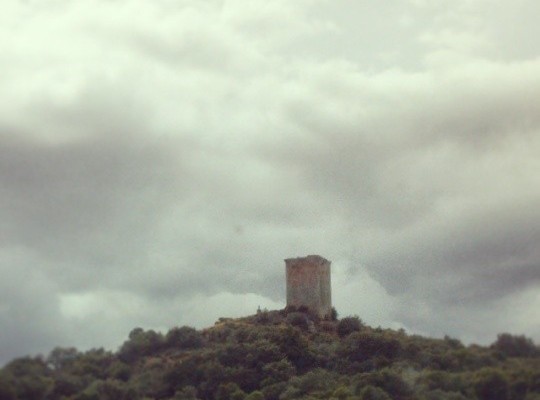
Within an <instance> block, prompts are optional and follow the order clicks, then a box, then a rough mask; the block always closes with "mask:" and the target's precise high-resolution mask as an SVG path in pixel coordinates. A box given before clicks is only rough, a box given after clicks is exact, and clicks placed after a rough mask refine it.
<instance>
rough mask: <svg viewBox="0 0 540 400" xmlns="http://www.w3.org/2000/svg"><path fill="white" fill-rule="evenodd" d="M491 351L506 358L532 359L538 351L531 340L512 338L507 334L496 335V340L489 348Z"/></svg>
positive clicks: (521, 337) (520, 337) (512, 336)
mask: <svg viewBox="0 0 540 400" xmlns="http://www.w3.org/2000/svg"><path fill="white" fill-rule="evenodd" d="M490 347H491V348H492V349H493V350H495V351H498V352H500V353H502V354H504V355H505V356H507V357H534V356H536V355H538V349H537V348H536V346H535V345H534V342H533V340H532V339H529V338H527V337H525V336H524V335H521V336H514V335H511V334H509V333H501V334H499V335H497V340H496V341H495V342H494V343H493V344H492V345H491V346H490Z"/></svg>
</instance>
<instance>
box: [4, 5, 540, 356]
mask: <svg viewBox="0 0 540 400" xmlns="http://www.w3.org/2000/svg"><path fill="white" fill-rule="evenodd" d="M0 11H1V12H0V50H1V51H0V273H1V278H0V327H1V329H0V364H1V363H4V362H6V361H7V360H9V359H11V358H12V357H17V356H23V355H26V354H36V353H43V354H47V353H48V352H49V351H50V350H51V349H52V348H53V347H54V346H77V347H78V348H80V349H87V348H90V347H101V346H104V347H106V348H109V349H116V348H117V347H118V346H119V345H120V344H121V343H122V342H123V340H125V339H126V338H127V335H128V333H129V331H130V330H131V329H132V328H134V327H137V326H140V327H143V328H145V329H150V328H152V329H160V330H163V331H165V330H167V329H168V328H170V327H172V326H175V325H191V326H196V327H198V328H202V327H205V326H210V325H212V324H213V322H214V321H215V320H216V319H217V318H218V317H220V316H241V315H248V314H253V313H255V311H256V309H257V307H258V306H261V307H262V308H265V307H266V308H268V309H278V308H282V307H284V305H285V271H284V269H285V264H284V262H283V259H285V258H289V257H296V256H305V255H308V254H320V255H322V256H324V257H326V258H328V259H330V260H331V261H332V268H333V271H332V273H333V275H332V280H333V282H332V284H333V301H334V305H335V306H336V308H337V310H338V312H339V313H340V315H341V316H345V315H351V314H357V315H359V316H360V318H362V319H363V320H364V321H365V322H366V323H368V324H370V325H374V326H378V325H381V326H383V327H391V328H400V327H403V328H404V329H406V330H407V331H408V332H412V333H420V334H425V335H430V336H435V337H442V336H443V335H445V334H448V335H450V336H452V337H457V338H459V339H461V340H463V341H464V342H466V343H471V342H478V343H483V344H487V343H491V342H493V341H494V340H495V338H496V335H497V333H500V332H511V333H515V334H525V335H527V336H529V337H531V338H533V339H534V340H535V341H536V342H537V343H539V342H540V313H539V312H538V310H539V309H540V207H539V201H540V41H539V40H538V38H539V37H540V24H538V21H537V20H538V16H539V15H540V2H538V1H537V0H513V1H509V0H490V1H487V0H456V1H453V2H451V3H449V2H444V1H439V0H383V1H377V2H375V1H346V0H332V1H330V0H329V1H326V0H295V1H290V0H249V1H248V0H232V1H230V0H154V1H143V0H116V1H110V0H109V1H104V0H102V1H99V0H77V1H71V2H65V1H60V0H25V1H23V0H20V1H17V0H4V1H3V2H2V4H1V5H0Z"/></svg>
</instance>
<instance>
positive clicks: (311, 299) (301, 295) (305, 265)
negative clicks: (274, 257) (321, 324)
mask: <svg viewBox="0 0 540 400" xmlns="http://www.w3.org/2000/svg"><path fill="white" fill-rule="evenodd" d="M285 270H286V276H287V306H294V307H297V308H298V307H300V306H305V307H307V308H308V309H309V310H310V311H311V312H314V313H316V314H318V315H319V317H321V318H324V317H328V316H330V314H331V312H332V290H331V282H330V261H328V260H326V259H325V258H323V257H321V256H316V255H312V256H307V257H298V258H289V259H287V260H285Z"/></svg>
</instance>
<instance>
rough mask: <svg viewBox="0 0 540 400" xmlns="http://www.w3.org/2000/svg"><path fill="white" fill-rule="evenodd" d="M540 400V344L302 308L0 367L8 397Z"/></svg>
mask: <svg viewBox="0 0 540 400" xmlns="http://www.w3.org/2000/svg"><path fill="white" fill-rule="evenodd" d="M42 399H47V400H60V399H66V400H67V399H70V400H98V399H99V400H138V399H140V400H143V399H171V400H172V399H174V400H196V399H200V400H293V399H310V400H316V399H334V400H356V399H358V400H388V399H396V400H409V399H410V400H413V399H415V400H416V399H419V400H445V399H446V400H460V399H478V400H540V349H539V348H538V347H537V346H536V345H535V344H534V343H533V342H532V340H530V339H528V338H526V337H524V336H513V335H510V334H501V335H499V337H498V338H497V340H496V341H495V343H493V344H492V345H491V346H489V347H481V346H477V345H471V346H467V347H466V346H464V345H463V344H462V343H461V342H460V341H459V340H456V339H452V338H450V337H445V338H444V339H430V338H424V337H421V336H418V335H408V334H406V333H405V332H404V331H403V330H400V331H393V330H389V329H381V328H370V327H368V326H365V325H364V324H363V323H362V321H361V320H360V319H359V318H357V317H347V318H343V319H341V320H337V319H335V320H333V321H320V320H318V319H317V318H315V317H313V316H310V315H309V313H306V312H301V311H298V310H282V311H262V312H258V313H257V314H256V315H253V316H250V317H246V318H241V319H234V320H233V319H223V318H222V319H220V320H219V321H218V322H216V324H215V325H214V326H213V327H211V328H208V329H205V330H202V331H197V330H195V329H193V328H189V327H177V328H173V329H171V330H170V331H169V332H167V333H166V334H162V333H159V332H155V331H153V330H147V331H145V330H143V329H141V328H136V329H134V330H132V331H131V333H130V334H129V338H128V339H127V340H126V342H125V343H124V344H123V345H122V346H121V347H120V349H119V350H118V351H117V352H116V353H113V352H108V351H105V350H103V349H93V350H89V351H85V352H80V351H78V350H77V349H74V348H56V349H54V350H53V351H52V352H51V353H50V354H49V355H48V356H47V357H33V358H31V357H25V358H18V359H15V360H13V361H11V362H10V363H8V364H7V365H6V366H5V367H4V368H2V369H1V370H0V400H42Z"/></svg>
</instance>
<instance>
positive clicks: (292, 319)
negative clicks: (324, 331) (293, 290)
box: [286, 312, 309, 331]
mask: <svg viewBox="0 0 540 400" xmlns="http://www.w3.org/2000/svg"><path fill="white" fill-rule="evenodd" d="M286 321H287V323H288V324H291V325H292V326H296V327H298V328H300V329H302V330H304V331H306V330H307V329H308V326H309V320H308V318H307V316H306V314H304V313H301V312H292V313H290V314H289V315H287V319H286Z"/></svg>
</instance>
